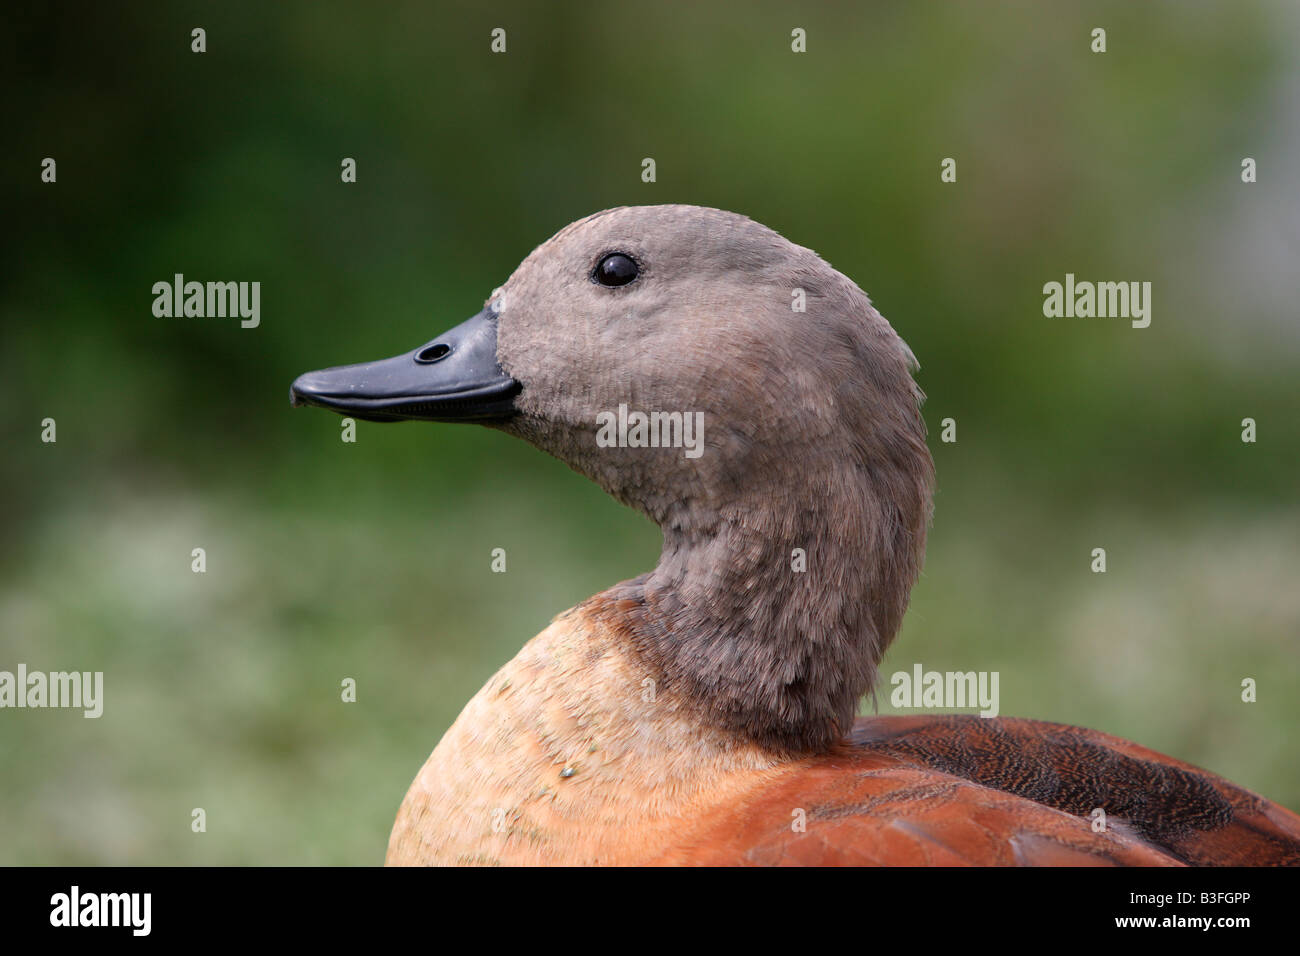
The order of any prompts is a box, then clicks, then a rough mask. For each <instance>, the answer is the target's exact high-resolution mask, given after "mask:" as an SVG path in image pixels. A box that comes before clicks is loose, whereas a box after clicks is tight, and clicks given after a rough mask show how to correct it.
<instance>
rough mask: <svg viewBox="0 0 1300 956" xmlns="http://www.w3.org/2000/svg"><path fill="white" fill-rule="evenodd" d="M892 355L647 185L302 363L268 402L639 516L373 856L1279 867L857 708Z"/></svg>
mask: <svg viewBox="0 0 1300 956" xmlns="http://www.w3.org/2000/svg"><path fill="white" fill-rule="evenodd" d="M799 305H802V307H803V308H802V311H800V310H799ZM915 368H916V362H915V359H914V358H913V356H912V353H911V351H910V350H909V349H908V348H907V346H906V345H905V344H904V343H903V341H902V340H901V339H900V338H899V337H898V335H897V334H896V333H895V332H894V330H893V328H892V327H891V326H890V324H889V323H888V322H887V321H886V320H885V319H884V318H883V317H881V315H880V314H879V313H878V312H877V311H876V310H875V309H874V308H873V307H872V305H871V303H870V301H869V300H868V298H867V296H866V295H865V294H864V293H863V292H862V291H861V290H860V289H859V288H858V287H857V286H856V285H855V284H854V283H853V282H852V281H851V280H850V279H848V278H847V277H845V276H844V275H842V274H840V273H839V272H837V271H835V270H834V269H832V268H831V267H830V266H829V265H828V264H827V263H826V262H824V261H823V260H822V259H821V258H819V257H818V256H817V255H816V254H815V253H814V252H812V251H811V250H809V249H806V248H803V247H801V246H797V245H795V244H793V243H791V242H789V241H788V240H786V239H785V238H783V237H782V236H780V235H779V234H777V233H776V232H774V231H772V230H771V229H768V228H766V227H764V226H762V225H760V224H758V223H756V222H754V221H752V220H750V219H748V218H745V217H743V216H739V215H736V214H734V213H729V212H724V211H721V210H717V209H707V208H701V207H696V206H683V205H664V206H645V207H621V208H617V209H609V210H605V211H604V212H599V213H596V214H595V215H592V216H588V217H587V218H585V219H582V220H580V221H578V222H575V223H573V224H571V225H569V226H567V227H566V228H564V229H562V230H561V231H560V232H559V233H558V234H556V235H555V236H554V237H553V238H551V239H550V240H549V241H548V242H546V243H544V244H543V245H541V246H539V247H538V248H537V249H536V250H534V251H533V253H532V254H531V255H529V256H528V257H527V258H526V259H525V260H524V262H523V263H522V264H521V265H520V266H519V268H518V269H517V270H516V271H515V273H514V274H513V275H512V276H511V277H510V279H509V280H508V281H507V282H506V283H505V285H503V286H501V287H500V288H498V289H496V290H495V291H494V292H493V293H492V294H491V296H490V297H489V299H488V300H487V303H486V305H485V306H484V308H483V310H482V311H481V312H479V314H478V315H476V316H474V317H473V318H471V319H469V320H468V321H466V322H464V323H462V324H461V325H458V326H456V327H455V328H453V329H452V330H451V331H449V332H447V333H446V334H444V335H441V336H439V337H438V338H435V339H434V340H433V341H431V342H429V343H428V344H427V345H423V346H420V347H419V348H417V349H415V350H414V351H411V352H408V353H406V354H404V355H399V356H397V357H395V358H391V359H387V360H384V361H379V362H372V363H367V364H361V365H349V366H343V367H338V368H330V369H325V370H323V371H318V372H310V373H308V374H306V375H303V376H301V377H300V378H298V379H297V380H296V381H295V382H294V383H293V386H292V389H291V399H292V401H293V403H294V404H306V405H315V406H319V407H322V408H327V409H331V410H333V411H336V412H340V413H342V414H345V415H349V416H353V417H356V418H362V419H366V420H371V421H399V420H422V421H432V422H477V423H479V424H483V425H487V426H489V427H492V428H497V429H501V430H502V431H505V432H508V433H510V434H513V435H516V436H518V437H520V438H523V439H524V440H526V441H528V442H530V443H532V444H533V445H535V446H536V447H538V448H540V449H542V450H543V451H546V452H549V453H550V454H552V455H554V456H556V457H557V458H559V459H560V460H562V461H564V462H566V463H567V464H569V465H570V466H571V467H572V468H574V469H575V470H576V471H578V472H580V473H581V474H583V475H586V476H587V477H588V478H590V479H592V480H593V481H595V482H596V483H597V484H599V485H600V486H601V487H602V488H604V489H605V490H606V491H607V492H609V494H611V495H613V496H614V497H615V498H616V499H618V500H619V501H621V502H623V503H624V504H627V505H629V506H631V507H633V508H636V509H638V510H640V511H642V512H643V513H644V514H646V515H648V516H649V517H650V518H651V519H652V520H653V521H655V522H656V523H657V524H658V525H659V526H660V528H661V529H662V530H663V553H662V555H661V557H660V559H659V563H658V565H657V566H656V567H655V568H654V570H653V571H650V572H649V573H647V574H643V575H641V576H640V577H637V578H634V579H632V580H630V581H625V582H623V583H621V584H617V585H615V586H614V587H612V588H610V589H609V590H607V591H604V592H602V593H601V594H598V595H596V596H595V597H593V598H591V599H589V600H587V601H585V602H583V603H582V604H580V605H578V606H577V607H575V608H573V609H571V610H569V611H566V612H564V613H563V614H561V615H560V616H559V617H557V618H556V619H555V620H554V621H553V622H552V623H551V625H550V626H549V627H547V628H546V629H545V630H544V631H542V633H541V634H539V635H537V637H535V638H533V639H532V640H531V641H529V642H528V643H527V644H526V645H524V647H523V649H522V650H521V651H520V652H519V654H518V655H517V656H516V657H515V658H514V659H513V660H512V661H510V662H509V663H508V664H506V665H505V667H503V668H502V669H501V670H500V671H499V672H498V673H497V674H496V675H495V676H494V677H493V678H492V679H491V680H489V681H488V683H487V685H486V686H484V687H483V689H482V690H480V691H479V692H478V694H476V695H475V696H474V698H473V699H472V700H471V701H470V702H469V703H468V704H467V705H466V707H465V709H464V711H463V712H462V713H461V715H460V717H459V718H458V719H457V720H456V722H455V723H454V724H453V725H452V727H451V728H450V729H449V730H448V731H447V732H446V734H445V735H444V736H443V738H442V740H441V742H440V743H439V744H438V746H437V747H436V748H435V749H434V751H433V753H432V755H431V756H430V757H429V758H428V761H427V762H426V763H425V764H424V767H423V769H421V770H420V772H419V775H418V776H417V777H416V779H415V782H414V783H413V784H412V786H411V788H410V790H409V792H408V793H407V795H406V799H405V800H404V801H403V803H402V805H401V808H400V810H399V811H398V814H397V820H396V824H395V825H394V827H393V832H392V836H391V839H390V842H389V846H388V855H387V862H388V863H389V864H452V865H465V864H592V865H627V864H938V865H947V864H1028V865H1043V864H1048V865H1050V864H1070V865H1076V864H1135V865H1179V864H1296V863H1300V817H1297V816H1296V815H1295V814H1294V813H1292V812H1290V811H1288V810H1286V809H1284V808H1282V807H1280V806H1277V805H1276V804H1273V803H1270V802H1268V801H1267V800H1264V799H1262V798H1261V797H1259V796H1256V795H1255V794H1253V793H1251V792H1249V791H1247V790H1244V789H1242V788H1241V787H1238V786H1235V785H1233V784H1232V783H1229V782H1228V781H1226V780H1224V779H1222V778H1220V777H1217V776H1215V775H1214V774H1211V773H1207V772H1206V771H1203V770H1200V769H1197V768H1196V767H1192V766H1189V765H1188V764H1185V763H1182V762H1180V761H1177V760H1174V759H1172V758H1170V757H1166V756H1162V755H1161V754H1158V753H1155V752H1153V751H1151V750H1147V749H1146V748H1144V747H1140V746H1138V745H1137V744H1134V743H1130V742H1128V741H1126V740H1121V739H1118V738H1116V737H1111V736H1108V735H1106V734H1103V733H1098V732H1096V731H1091V730H1085V729H1081V728H1078V727H1068V726H1063V725H1059V724H1052V723H1044V722H1040V721H1032V720H1019V719H1012V718H993V719H986V718H981V717H979V716H973V715H972V716H922V717H913V716H907V717H895V716H886V717H880V716H876V717H867V718H859V719H855V714H856V712H857V707H858V703H859V701H860V700H861V698H862V697H863V695H864V694H865V693H866V692H867V691H868V690H869V689H870V688H872V687H873V685H874V682H875V680H876V668H877V665H878V664H879V661H880V658H881V655H882V654H883V653H884V651H885V649H886V648H887V647H888V646H889V644H890V642H891V641H892V640H893V638H894V636H895V634H896V633H897V632H898V629H899V625H900V623H901V621H902V618H903V613H904V610H905V609H906V606H907V602H908V597H909V594H910V592H911V588H912V585H913V584H914V583H915V581H916V578H917V575H918V573H919V569H920V567H921V563H922V559H923V555H924V550H925V537H926V528H927V525H928V523H929V519H930V513H931V488H932V483H933V464H932V461H931V458H930V453H929V451H928V449H927V447H926V442H925V426H924V424H923V421H922V418H921V415H920V410H919V405H920V400H921V398H922V396H921V393H920V391H919V390H918V389H917V387H916V385H915V384H914V382H913V379H912V372H913V371H914V370H915ZM616 421H617V422H618V423H619V424H618V425H617V426H616V429H615V426H614V424H613V423H614V422H616ZM692 426H694V427H695V437H694V439H693V441H695V442H696V447H695V452H696V453H695V454H690V452H691V447H690V445H689V443H688V442H687V441H686V440H685V439H686V437H687V436H686V434H685V432H686V429H687V428H690V427H692ZM611 429H615V430H617V432H618V434H617V435H613V434H612V432H611ZM602 430H603V431H604V434H603V435H602ZM798 555H802V556H803V558H802V561H803V565H802V566H800V559H799V558H798ZM1097 808H1101V810H1102V811H1104V814H1105V821H1106V822H1105V826H1104V827H1103V828H1094V813H1093V812H1094V810H1095V809H1097Z"/></svg>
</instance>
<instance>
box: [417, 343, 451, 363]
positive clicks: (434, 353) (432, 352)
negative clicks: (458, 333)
mask: <svg viewBox="0 0 1300 956" xmlns="http://www.w3.org/2000/svg"><path fill="white" fill-rule="evenodd" d="M450 354H451V346H450V345H444V344H442V343H441V342H439V343H437V344H436V345H428V346H425V347H424V348H422V349H420V351H418V352H416V353H415V360H416V361H417V362H420V363H421V364H423V365H428V364H430V363H431V362H436V361H438V360H439V359H444V358H446V357H447V356H448V355H450Z"/></svg>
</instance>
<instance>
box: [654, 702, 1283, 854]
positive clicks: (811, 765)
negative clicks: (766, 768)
mask: <svg viewBox="0 0 1300 956" xmlns="http://www.w3.org/2000/svg"><path fill="white" fill-rule="evenodd" d="M1097 807H1100V808H1102V809H1103V810H1104V811H1105V812H1106V817H1107V828H1106V830H1105V831H1104V832H1101V833H1097V832H1094V831H1093V829H1092V824H1091V820H1090V819H1089V815H1090V814H1091V813H1092V811H1093V809H1094V808H1097ZM796 810H803V812H804V814H805V815H806V824H805V827H806V829H805V831H804V832H798V831H796V830H795V829H793V828H792V826H791V818H792V815H793V814H794V813H795V811H796ZM656 862H660V863H671V864H682V863H686V864H690V863H694V864H705V865H710V864H712V865H725V864H731V863H749V864H758V865H767V864H821V865H827V864H830V865H842V864H849V865H852V864H879V865H904V866H909V865H940V866H945V865H1031V866H1042V865H1069V866H1089V865H1098V866H1105V865H1120V866H1125V865H1127V866H1133V865H1137V866H1170V865H1172V866H1177V865H1183V864H1198V865H1248V866H1261V865H1297V864H1300V817H1297V816H1296V815H1295V814H1293V813H1291V812H1290V811H1288V810H1285V809H1283V808H1281V807H1279V806H1277V805H1276V804H1272V803H1269V802H1268V801H1266V800H1264V799H1262V798H1261V797H1258V796H1256V795H1255V794H1253V793H1250V792H1249V791H1247V790H1244V789H1242V788H1240V787H1237V786H1235V785H1234V784H1231V783H1229V782H1228V781H1226V780H1224V779H1222V778H1220V777H1218V776H1215V775H1214V774H1211V773H1207V772H1206V771H1203V770H1199V769H1198V768H1196V767H1192V766H1190V765H1188V764H1184V763H1182V762H1180V761H1177V760H1174V759H1172V758H1170V757H1166V756H1164V755H1162V754H1158V753H1155V752H1154V751H1151V750H1148V749H1146V748H1144V747H1140V746H1138V745H1136V744H1133V743H1131V742H1129V741H1126V740H1122V739H1120V738H1117V737H1112V736H1110V735H1108V734H1102V733H1098V732H1095V731H1090V730H1084V729H1082V728H1079V727H1068V726H1064V725H1061V724H1053V723H1046V722H1042V721H1032V720H1018V719H1011V718H1003V719H993V720H989V719H984V718H980V717H973V716H971V717H968V716H943V717H876V718H866V719H860V720H859V721H858V722H857V723H856V725H855V726H854V730H853V733H852V735H851V736H850V738H849V740H848V741H846V742H845V743H844V744H843V745H841V746H840V747H839V748H837V750H836V752H835V753H833V754H831V755H828V756H825V757H818V758H813V759H810V760H807V761H802V762H801V765H799V766H797V767H793V768H791V773H789V774H788V775H787V776H786V777H785V778H784V779H782V780H780V781H778V782H777V783H775V784H774V785H772V786H769V787H764V788H762V789H761V790H759V791H756V792H754V793H753V794H751V797H750V799H748V800H747V801H745V802H744V803H743V804H741V805H738V806H731V807H718V808H717V809H716V811H715V814H714V819H713V820H712V821H710V825H707V826H705V827H703V828H702V830H701V831H700V832H699V833H698V834H697V835H695V837H694V839H693V840H692V842H691V845H689V846H683V847H681V848H678V849H675V850H672V851H670V852H667V853H665V854H663V855H662V856H661V857H660V858H659V859H658V860H656Z"/></svg>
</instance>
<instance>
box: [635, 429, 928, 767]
mask: <svg viewBox="0 0 1300 956" xmlns="http://www.w3.org/2000/svg"><path fill="white" fill-rule="evenodd" d="M930 475H931V465H930V457H929V453H928V452H927V451H926V449H925V445H924V442H923V440H921V439H919V438H918V439H917V440H916V441H915V442H912V443H909V448H908V455H907V456H905V458H904V460H895V461H890V460H888V459H885V460H883V461H880V462H878V463H877V464H876V466H875V467H868V466H866V465H865V464H863V463H861V462H860V461H859V462H853V461H844V460H843V459H841V460H839V461H838V462H835V463H832V462H829V461H828V462H826V463H825V467H824V468H821V469H819V470H817V471H815V472H814V473H812V474H810V475H809V476H808V477H807V479H806V480H804V481H802V482H789V483H786V484H783V485H781V486H779V487H761V488H755V489H752V491H751V492H750V493H749V494H746V495H745V496H744V497H743V498H741V499H740V500H738V501H736V502H735V503H734V504H732V505H729V506H727V507H725V508H722V509H718V510H710V511H709V512H708V513H709V518H708V520H707V522H705V523H698V522H695V521H693V520H692V517H691V516H690V515H689V513H683V514H681V515H678V516H676V520H673V519H669V520H666V521H665V522H664V548H663V553H662V556H661V557H660V560H659V564H658V566H657V567H656V568H655V570H654V571H653V572H651V573H650V574H648V575H644V576H642V577H641V578H638V579H636V580H635V581H633V582H629V585H628V587H629V588H630V589H631V593H633V594H634V595H635V596H636V598H637V605H638V610H637V612H636V614H635V623H634V626H633V628H632V630H633V631H634V633H635V640H634V647H635V650H636V652H637V653H638V655H639V656H640V657H642V659H643V660H644V661H645V663H646V664H647V666H648V667H650V668H651V669H653V670H654V671H655V672H657V673H658V674H659V675H660V676H659V679H660V680H661V681H662V682H663V690H664V691H666V692H668V693H671V694H673V695H674V696H675V697H676V698H678V699H679V700H681V701H683V702H684V703H685V704H686V705H687V706H689V707H691V708H692V709H693V710H694V711H695V712H696V713H697V715H698V716H699V718H700V719H701V720H703V721H705V722H707V723H709V724H710V725H712V726H715V727H719V728H721V729H724V730H726V731H729V732H732V733H736V734H739V735H742V736H743V737H744V738H745V739H748V740H751V741H753V742H754V743H757V744H759V745H760V746H762V747H765V748H767V749H769V750H772V751H776V752H780V753H787V754H807V753H817V752H821V751H824V750H826V749H827V748H828V747H830V746H831V745H832V744H833V743H834V742H835V741H836V740H838V739H840V738H841V737H843V736H844V735H845V734H846V733H847V732H848V731H849V729H850V727H851V726H852V723H853V718H854V715H855V714H856V711H857V704H858V701H859V700H860V699H861V697H862V695H863V694H865V693H866V692H867V691H869V690H870V689H871V688H872V687H873V686H874V683H875V680H876V666H877V664H878V663H879V661H880V657H881V655H882V654H883V653H884V651H885V649H886V647H888V645H889V643H890V642H891V641H892V640H893V638H894V636H895V634H896V633H897V631H898V627H899V625H900V623H901V621H902V617H903V612H904V610H905V609H906V606H907V601H908V596H909V593H910V591H911V588H912V585H913V584H914V583H915V581H916V577H917V574H918V573H919V571H920V565H921V560H922V556H923V554H924V549H925V532H926V525H927V522H928V519H929V504H930ZM796 549H801V550H802V552H803V554H804V555H805V556H806V558H805V561H806V565H805V567H806V570H799V567H800V564H799V561H798V557H797V553H796Z"/></svg>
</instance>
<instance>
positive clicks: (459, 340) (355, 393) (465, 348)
mask: <svg viewBox="0 0 1300 956" xmlns="http://www.w3.org/2000/svg"><path fill="white" fill-rule="evenodd" d="M519 391H520V386H519V383H518V382H516V381H515V380H514V379H513V378H511V377H510V376H509V375H507V374H506V373H505V372H503V371H502V370H501V366H500V365H499V364H498V363H497V319H496V314H495V313H494V312H491V311H489V310H488V309H484V310H483V311H482V312H480V313H479V314H478V315H476V316H474V318H472V319H469V320H468V321H466V322H462V323H461V324H460V325H458V326H456V327H455V328H454V329H452V330H451V331H449V332H446V333H444V334H443V335H440V336H438V338H436V339H434V340H433V341H432V342H430V343H428V344H427V345H422V346H420V347H419V348H418V349H415V350H414V351H411V352H407V353H406V354H405V355H398V356H395V357H394V358H390V359H382V360H381V361H378V362H365V363H362V364H360V365H340V366H338V367H336V368H327V369H321V370H320V371H319V372H308V373H307V374H306V375H300V376H298V378H297V380H295V381H294V383H293V385H291V386H290V388H289V402H290V404H293V405H315V406H317V407H319V408H328V409H330V411H335V412H338V413H339V414H340V415H348V416H350V417H352V418H361V419H364V420H366V421H372V422H397V421H426V422H493V421H503V420H505V419H507V418H509V417H510V416H511V415H512V414H514V399H515V396H516V395H518V394H519Z"/></svg>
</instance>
